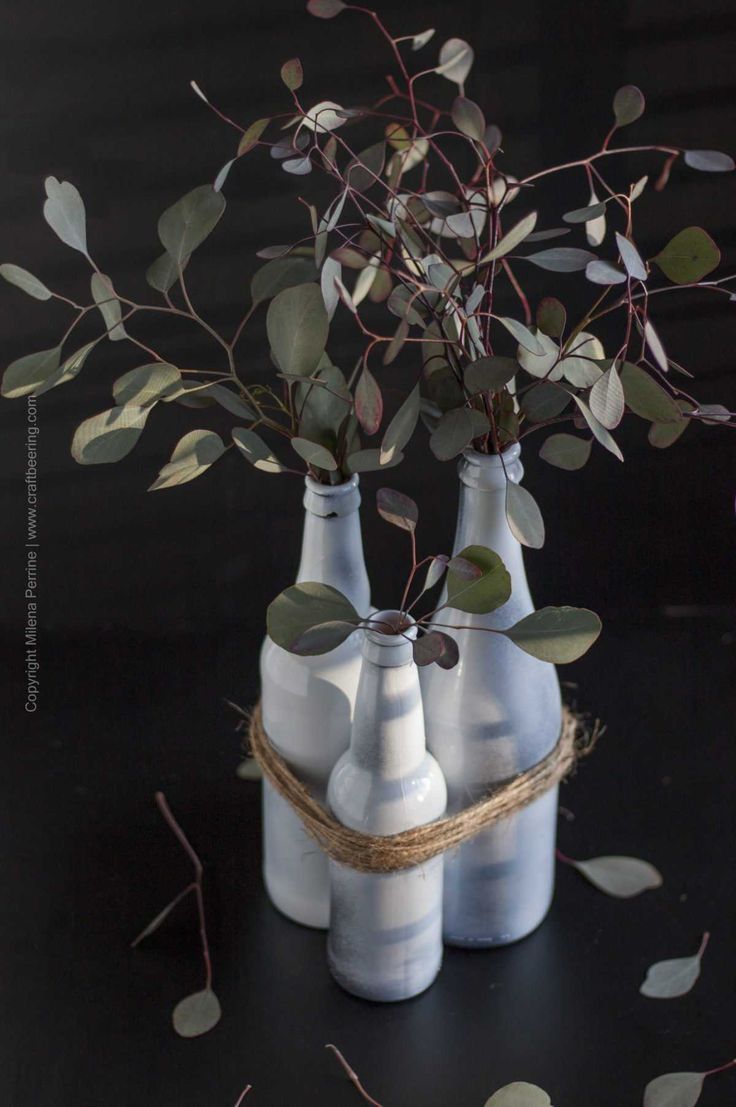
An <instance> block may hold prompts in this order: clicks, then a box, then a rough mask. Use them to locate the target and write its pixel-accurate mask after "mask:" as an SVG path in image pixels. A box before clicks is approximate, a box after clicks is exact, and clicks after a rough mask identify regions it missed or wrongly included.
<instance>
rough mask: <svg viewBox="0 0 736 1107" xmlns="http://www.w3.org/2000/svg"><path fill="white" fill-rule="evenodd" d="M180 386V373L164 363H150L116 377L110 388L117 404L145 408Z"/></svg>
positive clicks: (172, 366) (174, 367)
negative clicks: (135, 405)
mask: <svg viewBox="0 0 736 1107" xmlns="http://www.w3.org/2000/svg"><path fill="white" fill-rule="evenodd" d="M179 384H181V373H180V372H179V370H178V369H177V368H176V366H174V365H169V363H168V362H166V361H152V362H149V363H148V364H146V365H139V366H138V368H137V369H130V370H129V371H128V372H127V373H123V375H122V377H118V379H117V380H116V381H115V383H114V384H113V386H112V394H113V397H114V399H115V402H116V403H117V404H120V405H123V404H137V405H138V406H139V407H146V406H148V405H150V404H154V403H156V401H157V400H161V399H163V397H164V396H166V395H168V394H169V393H171V392H173V391H174V390H175V389H176V387H177V386H178V385H179Z"/></svg>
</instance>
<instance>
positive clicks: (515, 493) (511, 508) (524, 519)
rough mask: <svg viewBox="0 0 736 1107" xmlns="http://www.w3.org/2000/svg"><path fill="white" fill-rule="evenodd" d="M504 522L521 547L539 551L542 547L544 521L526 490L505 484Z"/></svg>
mask: <svg viewBox="0 0 736 1107" xmlns="http://www.w3.org/2000/svg"><path fill="white" fill-rule="evenodd" d="M506 520H507V522H508V524H509V530H510V531H511V533H512V534H513V536H514V538H515V539H516V540H517V542H521V544H522V546H529V547H530V548H531V549H533V550H539V549H541V548H542V546H543V545H544V520H543V518H542V512H541V511H540V510H539V505H538V503H537V501H536V500H535V499H534V497H533V496H532V494H531V492H529V490H528V489H526V488H524V487H523V486H522V485H521V484H515V483H514V482H513V481H507V482H506Z"/></svg>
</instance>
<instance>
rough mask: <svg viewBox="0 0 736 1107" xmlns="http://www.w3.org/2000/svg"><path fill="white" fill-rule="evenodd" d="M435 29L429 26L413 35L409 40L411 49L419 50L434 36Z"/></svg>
mask: <svg viewBox="0 0 736 1107" xmlns="http://www.w3.org/2000/svg"><path fill="white" fill-rule="evenodd" d="M434 34H435V29H434V27H430V28H429V29H428V30H426V31H421V32H420V33H419V34H418V35H414V37H413V38H412V40H411V48H412V50H421V48H422V47H423V46H426V45H427V43H428V42H429V41H430V39H432V38H434Z"/></svg>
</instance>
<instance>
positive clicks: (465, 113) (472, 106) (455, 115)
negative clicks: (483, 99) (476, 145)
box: [450, 96, 486, 142]
mask: <svg viewBox="0 0 736 1107" xmlns="http://www.w3.org/2000/svg"><path fill="white" fill-rule="evenodd" d="M450 114H451V116H452V121H453V123H454V124H455V126H456V127H457V129H458V130H459V131H461V132H462V133H463V134H464V135H467V136H468V138H473V139H475V141H476V142H482V141H483V137H484V135H485V133H486V121H485V119H484V117H483V112H482V111H481V109H480V108H479V107H478V105H477V104H476V103H475V101H474V100H468V99H466V97H465V96H458V97H456V98H455V100H454V101H453V104H452V109H451V112H450Z"/></svg>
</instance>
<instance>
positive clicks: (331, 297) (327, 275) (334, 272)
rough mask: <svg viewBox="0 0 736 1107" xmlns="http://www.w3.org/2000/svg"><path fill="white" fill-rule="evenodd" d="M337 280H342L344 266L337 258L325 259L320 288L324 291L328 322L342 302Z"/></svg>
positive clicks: (323, 296) (323, 297)
mask: <svg viewBox="0 0 736 1107" xmlns="http://www.w3.org/2000/svg"><path fill="white" fill-rule="evenodd" d="M335 278H337V279H338V280H342V265H341V264H340V262H339V261H338V260H337V258H332V257H329V258H325V260H324V264H323V265H322V272H321V275H320V288H321V289H322V299H323V300H324V304H325V311H326V312H327V318H328V320H331V319H332V316H333V315H334V314H335V311H336V309H337V305H338V303H339V302H340V296H339V294H338V291H337V287H336V285H335Z"/></svg>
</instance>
